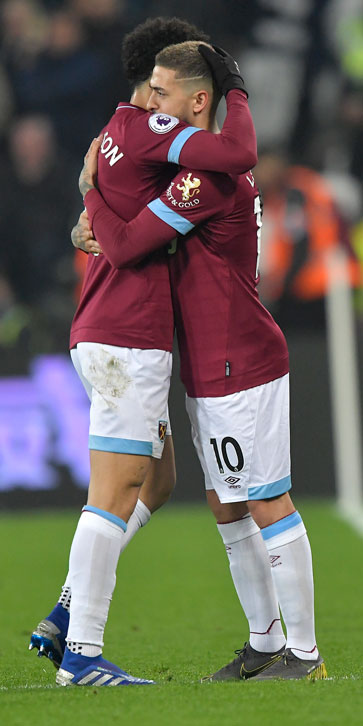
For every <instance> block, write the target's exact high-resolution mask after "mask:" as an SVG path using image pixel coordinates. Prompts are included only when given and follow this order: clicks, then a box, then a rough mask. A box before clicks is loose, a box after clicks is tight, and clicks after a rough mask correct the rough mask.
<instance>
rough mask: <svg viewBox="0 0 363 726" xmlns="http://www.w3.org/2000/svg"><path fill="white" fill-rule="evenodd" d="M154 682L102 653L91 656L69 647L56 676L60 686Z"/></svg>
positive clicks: (144, 683) (126, 684) (130, 684)
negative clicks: (133, 672) (104, 656)
mask: <svg viewBox="0 0 363 726" xmlns="http://www.w3.org/2000/svg"><path fill="white" fill-rule="evenodd" d="M154 682H155V681H148V680H146V679H145V678H135V677H134V676H130V675H129V673H126V672H125V671H123V670H121V668H118V667H117V666H115V665H114V664H113V663H110V662H109V661H108V660H105V659H104V658H102V655H97V656H96V657H94V658H90V657H89V656H86V655H78V654H77V653H72V652H71V651H70V650H69V649H68V648H66V649H65V652H64V658H63V660H62V664H61V667H60V669H59V671H58V673H57V676H56V683H57V685H58V686H93V687H94V686H133V685H139V686H145V685H149V684H152V683H154Z"/></svg>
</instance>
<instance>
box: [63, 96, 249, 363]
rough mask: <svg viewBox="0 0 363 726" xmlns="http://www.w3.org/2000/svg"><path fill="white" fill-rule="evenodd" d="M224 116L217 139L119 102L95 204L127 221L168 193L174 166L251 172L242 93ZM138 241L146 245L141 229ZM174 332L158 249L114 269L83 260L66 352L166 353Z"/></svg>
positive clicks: (98, 260) (103, 261)
mask: <svg viewBox="0 0 363 726" xmlns="http://www.w3.org/2000/svg"><path fill="white" fill-rule="evenodd" d="M227 110H228V113H227V117H226V121H225V123H224V126H223V129H222V132H221V133H220V134H218V135H214V134H212V133H209V132H207V131H201V130H198V129H196V128H194V127H191V126H187V125H186V124H185V123H183V122H180V121H179V120H178V119H176V118H174V117H172V116H168V115H167V114H153V115H151V114H149V113H147V112H146V111H144V110H142V109H140V108H138V107H137V106H133V105H132V104H126V103H120V104H119V106H118V107H117V109H116V112H115V114H114V115H113V116H112V118H111V120H110V121H109V123H108V124H107V126H106V127H105V129H104V130H103V134H104V135H103V142H102V146H101V150H100V154H99V169H98V187H99V191H100V193H101V195H102V199H103V200H104V201H105V202H106V203H107V204H108V205H109V208H110V209H111V210H113V212H115V213H116V214H118V215H119V216H120V217H122V218H123V219H124V220H126V221H130V220H132V219H133V217H135V215H137V214H138V213H139V212H140V211H141V210H142V208H143V207H144V206H145V205H147V204H148V203H149V202H150V201H151V200H152V199H154V198H156V197H158V196H160V195H161V193H162V191H163V190H164V189H165V188H166V187H168V185H169V182H170V180H171V179H172V177H173V176H174V174H175V172H176V169H177V167H176V166H175V164H188V163H189V164H191V163H193V165H198V167H201V168H205V169H215V170H217V171H218V170H224V171H231V172H232V171H237V170H238V171H240V172H241V171H244V170H247V169H248V168H250V166H251V165H253V164H255V163H256V159H257V156H256V138H255V132H254V127H253V122H252V118H251V115H250V112H249V109H248V104H247V100H246V97H245V95H244V93H243V92H241V91H237V90H233V91H230V92H229V94H228V97H227ZM153 216H154V215H153ZM142 234H143V235H144V237H145V239H147V237H148V229H147V228H143V230H142ZM173 331H174V322H173V310H172V301H171V292H170V282H169V271H168V265H167V255H166V254H165V251H164V250H156V251H151V253H150V254H149V255H148V256H147V258H143V259H141V258H140V260H139V261H138V262H137V263H136V264H135V262H133V263H132V264H131V263H130V264H129V265H126V266H122V268H120V269H117V267H115V266H114V265H113V263H112V261H110V259H109V258H108V257H107V255H99V256H98V257H94V256H92V255H89V258H88V262H87V269H86V274H85V279H84V284H83V288H82V293H81V298H80V302H79V305H78V308H77V310H76V313H75V316H74V320H73V323H72V329H71V339H70V345H71V347H74V346H75V345H76V344H77V343H79V342H82V341H83V342H98V343H106V344H109V345H117V346H125V347H135V348H157V349H161V350H168V351H170V350H171V349H172V343H173Z"/></svg>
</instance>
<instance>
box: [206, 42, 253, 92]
mask: <svg viewBox="0 0 363 726" xmlns="http://www.w3.org/2000/svg"><path fill="white" fill-rule="evenodd" d="M213 49H214V50H212V48H211V47H210V46H209V45H205V44H204V43H203V44H200V45H199V46H198V51H199V53H200V55H201V56H203V58H204V60H205V61H206V62H207V63H208V65H209V67H210V69H211V72H212V75H213V79H214V82H215V84H216V86H217V88H218V90H219V91H220V93H221V94H222V95H223V96H226V95H227V93H228V91H231V90H232V89H233V88H239V90H240V91H244V93H245V94H246V96H248V93H247V91H246V89H245V84H244V80H243V78H242V76H241V73H240V70H239V67H238V63H237V62H236V61H235V60H234V58H232V56H231V55H229V53H227V51H225V50H223V48H218V46H217V45H214V46H213Z"/></svg>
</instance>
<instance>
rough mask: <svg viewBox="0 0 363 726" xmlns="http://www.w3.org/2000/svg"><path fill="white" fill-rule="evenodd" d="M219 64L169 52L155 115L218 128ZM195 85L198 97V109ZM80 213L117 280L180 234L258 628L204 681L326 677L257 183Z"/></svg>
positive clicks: (221, 515) (206, 416)
mask: <svg viewBox="0 0 363 726" xmlns="http://www.w3.org/2000/svg"><path fill="white" fill-rule="evenodd" d="M212 54H213V51H211V50H210V49H209V48H208V47H206V46H202V45H199V44H198V43H197V42H185V43H182V44H179V45H178V46H172V47H169V48H166V49H164V50H163V51H161V52H160V53H159V54H158V55H157V57H156V65H155V68H154V72H153V75H152V78H151V84H150V85H151V89H152V94H151V97H150V100H149V103H148V108H149V109H150V110H152V111H155V112H158V113H160V112H164V113H177V114H178V115H179V116H180V118H183V119H184V120H185V121H188V122H190V123H193V124H194V125H195V126H197V127H198V128H200V129H208V128H212V127H213V123H214V107H215V106H214V103H213V99H212V98H211V95H212V92H211V91H210V85H208V82H207V78H208V75H209V74H210V71H209V66H208V65H207V63H206V62H205V60H204V59H207V60H208V62H209V63H210V64H211V65H212V66H213V55H212ZM201 56H204V58H202V57H201ZM214 71H215V80H217V84H218V78H219V87H220V90H221V91H222V92H226V82H227V84H228V80H227V81H225V79H224V78H223V73H222V71H221V74H220V76H219V73H218V66H217V65H216V67H215V68H214ZM209 77H210V76H209ZM190 84H192V85H193V88H194V91H195V92H196V93H197V92H198V93H199V95H200V96H203V102H202V103H201V104H200V105H199V106H198V108H197V109H196V107H195V106H193V105H192V104H191V103H190V98H189V96H188V88H189V86H190ZM205 88H207V89H208V90H209V96H208V90H207V91H205V90H204V89H205ZM96 152H97V142H95V143H94V144H93V146H91V150H90V156H89V158H88V160H86V167H87V179H88V180H90V179H91V181H92V180H94V178H95V160H96V158H97V156H96ZM99 163H100V165H101V164H102V153H101V154H100V158H99ZM85 205H86V208H87V211H88V215H89V221H90V224H91V226H92V230H93V234H94V237H95V238H96V240H97V241H98V242H99V244H100V246H101V248H102V250H103V253H104V255H105V256H106V257H107V259H108V260H109V262H110V264H111V265H113V266H114V267H115V268H117V269H120V268H123V267H125V266H127V265H130V264H137V263H138V262H139V261H140V260H142V259H143V258H144V256H145V255H148V254H150V253H151V252H152V251H154V250H155V249H157V248H159V247H160V246H162V245H165V244H166V243H168V242H170V241H171V240H172V239H173V238H174V237H175V234H177V243H176V244H175V242H174V243H173V244H172V246H171V249H170V250H169V252H171V253H172V254H170V262H169V268H170V275H171V288H172V295H173V306H174V314H175V320H176V329H177V334H178V342H179V349H180V357H181V377H182V380H183V382H184V384H185V387H186V390H187V398H186V401H187V404H186V405H187V411H188V414H189V417H190V421H191V425H192V435H193V441H194V444H195V447H196V450H197V453H198V456H199V459H200V462H201V465H202V468H203V471H204V475H205V483H206V489H207V498H208V502H209V504H210V507H211V509H212V511H213V512H214V514H215V516H216V518H217V523H218V529H219V532H220V534H221V536H222V539H223V542H224V544H225V547H226V550H227V554H228V557H229V561H230V569H231V574H232V578H233V582H234V585H235V588H236V591H237V594H238V596H239V599H240V602H241V604H242V607H243V609H244V611H245V614H246V616H247V619H248V621H249V626H250V639H249V642H248V643H246V644H245V646H244V648H241V649H240V650H239V651H236V653H237V658H235V659H234V660H233V661H232V662H231V663H228V665H227V666H225V667H223V668H221V669H220V670H219V671H217V672H216V673H214V674H213V675H212V676H209V677H208V679H209V680H228V679H236V678H237V679H243V680H245V679H248V678H251V677H254V679H255V680H265V679H278V678H283V679H294V678H313V679H315V678H325V677H326V669H325V664H324V661H323V659H322V658H321V656H320V654H319V651H318V648H317V645H316V638H315V626H314V595H313V572H312V560H311V551H310V545H309V541H308V537H307V534H306V530H305V527H304V524H303V521H302V519H301V516H300V515H299V513H298V512H297V511H296V510H295V508H294V505H293V503H292V500H291V497H290V495H289V490H290V488H291V476H290V434H289V374H288V371H289V363H288V351H287V346H286V341H285V338H284V336H283V334H282V332H281V330H280V328H279V327H278V326H277V324H276V323H275V321H274V320H273V318H272V317H271V315H270V314H269V313H268V311H267V310H266V309H265V308H264V307H263V305H262V304H261V302H260V300H259V298H258V293H257V282H258V278H259V272H258V263H259V255H260V234H261V225H262V215H261V200H260V196H259V192H258V189H257V188H256V185H255V181H254V177H253V175H252V173H251V172H248V173H245V174H242V175H226V174H215V173H208V172H206V171H201V170H200V169H197V168H196V167H195V166H185V165H183V168H182V169H181V170H180V171H179V173H178V174H177V175H176V176H175V177H174V179H173V180H172V182H171V183H170V185H169V186H168V187H167V189H166V190H165V191H164V193H163V194H162V195H161V196H159V197H158V198H156V199H155V200H153V201H152V202H151V203H149V204H148V205H147V206H146V208H145V209H144V210H143V211H142V212H141V213H140V214H139V215H138V216H137V217H136V218H135V219H134V220H133V221H132V222H128V223H127V222H124V221H122V220H121V219H119V218H118V217H117V216H116V215H115V214H114V212H113V211H112V210H111V209H110V208H109V207H108V206H107V204H106V203H105V201H104V200H103V198H102V196H101V194H100V193H99V192H98V191H97V189H96V188H93V189H90V190H89V191H88V192H87V194H86V196H85ZM269 557H270V562H271V569H270V562H269ZM271 572H272V577H271ZM275 592H276V595H277V598H276V596H275ZM278 604H279V605H280V608H281V612H282V615H283V617H284V621H285V625H286V630H287V639H286V643H285V637H284V634H283V631H282V628H281V622H280V615H279V607H278Z"/></svg>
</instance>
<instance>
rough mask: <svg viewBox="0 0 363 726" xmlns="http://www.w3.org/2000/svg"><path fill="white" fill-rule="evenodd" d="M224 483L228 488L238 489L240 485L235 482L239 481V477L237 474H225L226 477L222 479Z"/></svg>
mask: <svg viewBox="0 0 363 726" xmlns="http://www.w3.org/2000/svg"><path fill="white" fill-rule="evenodd" d="M224 481H225V482H226V484H228V489H240V488H241V485H240V484H237V482H239V481H240V477H238V476H227V478H226V479H225V480H224Z"/></svg>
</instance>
